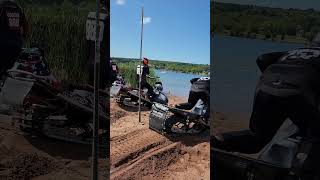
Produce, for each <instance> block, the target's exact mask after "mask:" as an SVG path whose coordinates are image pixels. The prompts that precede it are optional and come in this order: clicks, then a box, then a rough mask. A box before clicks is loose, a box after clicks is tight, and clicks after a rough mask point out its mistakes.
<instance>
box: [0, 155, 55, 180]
mask: <svg viewBox="0 0 320 180" xmlns="http://www.w3.org/2000/svg"><path fill="white" fill-rule="evenodd" d="M1 165H2V167H3V168H7V169H8V170H7V175H6V178H7V179H12V180H20V179H21V180H24V179H30V178H33V177H36V176H41V175H44V174H48V173H50V172H52V171H54V170H56V169H57V168H59V165H58V163H57V162H56V161H55V160H54V159H52V158H48V157H44V156H41V155H39V154H36V153H31V154H29V153H26V154H25V153H23V154H19V155H17V156H16V157H15V158H13V159H11V160H6V161H4V162H1Z"/></svg>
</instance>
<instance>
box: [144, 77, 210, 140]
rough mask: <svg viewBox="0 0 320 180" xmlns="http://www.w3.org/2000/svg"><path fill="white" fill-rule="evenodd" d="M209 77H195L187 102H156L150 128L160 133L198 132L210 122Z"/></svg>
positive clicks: (152, 111)
mask: <svg viewBox="0 0 320 180" xmlns="http://www.w3.org/2000/svg"><path fill="white" fill-rule="evenodd" d="M209 80H210V79H209V78H194V79H192V80H191V81H190V82H191V84H192V86H191V90H190V92H189V99H188V102H187V103H182V104H177V105H175V107H168V106H167V105H164V104H159V103H154V104H153V106H152V109H151V113H150V117H149V128H150V129H152V130H155V131H157V132H159V133H166V134H172V133H180V134H181V133H182V134H185V133H187V134H197V133H200V132H202V131H204V130H206V129H208V128H209V127H210V124H209V86H208V85H209ZM189 110H191V111H189Z"/></svg>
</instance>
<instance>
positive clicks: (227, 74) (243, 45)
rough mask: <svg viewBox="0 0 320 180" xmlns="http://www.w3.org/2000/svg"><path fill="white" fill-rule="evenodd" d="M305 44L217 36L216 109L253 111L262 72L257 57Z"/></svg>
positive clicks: (214, 48)
mask: <svg viewBox="0 0 320 180" xmlns="http://www.w3.org/2000/svg"><path fill="white" fill-rule="evenodd" d="M302 46H303V45H299V44H290V43H276V42H271V41H263V40H253V39H245V38H237V37H226V36H215V37H214V38H213V39H211V65H212V66H213V69H214V74H213V77H212V81H211V82H213V86H211V87H212V88H211V89H213V90H212V91H211V94H212V96H213V97H212V101H213V106H212V107H213V109H214V111H220V112H236V113H244V114H250V113H251V109H252V102H253V96H254V89H255V85H256V83H257V79H258V77H259V75H260V71H259V69H258V67H257V65H256V59H257V57H258V56H259V55H261V54H264V53H269V52H275V51H286V50H290V49H294V48H299V47H302Z"/></svg>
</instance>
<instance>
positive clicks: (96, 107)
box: [92, 0, 100, 180]
mask: <svg viewBox="0 0 320 180" xmlns="http://www.w3.org/2000/svg"><path fill="white" fill-rule="evenodd" d="M99 25H100V0H97V10H96V29H95V30H96V32H95V33H96V34H95V35H96V39H95V64H94V111H93V138H92V139H93V143H92V179H93V180H98V142H99V134H98V131H99V84H100V41H99V34H100V33H99V30H100V28H99Z"/></svg>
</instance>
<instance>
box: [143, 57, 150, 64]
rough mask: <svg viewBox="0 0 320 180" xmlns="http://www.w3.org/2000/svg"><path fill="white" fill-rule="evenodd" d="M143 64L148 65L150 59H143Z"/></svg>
mask: <svg viewBox="0 0 320 180" xmlns="http://www.w3.org/2000/svg"><path fill="white" fill-rule="evenodd" d="M143 64H146V65H147V64H149V59H148V58H145V57H144V58H143Z"/></svg>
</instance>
